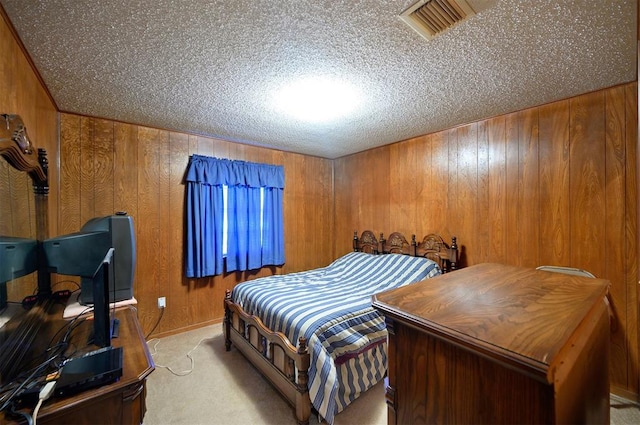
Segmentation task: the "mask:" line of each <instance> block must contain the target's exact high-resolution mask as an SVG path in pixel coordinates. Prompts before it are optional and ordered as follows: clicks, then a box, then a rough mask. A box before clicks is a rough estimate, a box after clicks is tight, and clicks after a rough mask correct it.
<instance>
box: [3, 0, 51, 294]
mask: <svg viewBox="0 0 640 425" xmlns="http://www.w3.org/2000/svg"><path fill="white" fill-rule="evenodd" d="M0 114H17V115H20V116H21V117H22V120H23V122H24V124H25V127H26V128H27V134H28V135H29V138H30V139H31V141H32V142H33V143H34V145H35V146H36V147H38V148H45V149H47V152H48V154H49V161H50V162H52V164H51V165H52V166H51V167H50V168H49V176H51V177H52V179H50V180H53V183H50V186H51V187H52V188H53V189H54V190H55V180H56V175H57V171H56V169H55V152H56V149H57V141H58V112H57V109H56V106H55V104H54V103H53V101H52V100H51V98H50V96H49V93H48V91H47V89H46V88H45V87H44V85H43V84H41V82H40V79H39V76H38V74H37V73H36V72H34V70H33V68H32V66H31V62H30V61H29V58H28V57H27V56H26V55H25V53H24V50H23V48H22V45H21V43H20V42H19V41H18V40H17V38H16V37H15V34H14V31H13V27H12V26H11V24H10V23H9V19H8V18H7V16H6V14H5V12H4V9H2V7H0ZM0 161H4V160H3V159H2V158H0ZM5 164H6V163H5ZM2 170H3V175H2V176H0V181H2V183H1V184H2V186H3V188H2V190H1V191H0V194H1V195H2V196H1V197H0V203H2V205H3V207H2V208H1V209H0V211H2V220H3V221H5V220H11V226H10V229H11V230H8V226H5V225H3V226H0V234H7V233H5V232H9V231H10V232H11V233H10V235H13V236H21V237H28V236H29V235H31V237H32V238H35V227H34V225H35V210H34V202H35V197H34V194H33V188H32V186H31V179H28V178H21V177H20V174H22V177H24V175H25V173H20V172H18V171H17V170H15V169H11V170H9V167H3V168H2ZM13 171H15V173H14V172H13ZM9 185H12V186H11V188H9V187H8V186H9ZM14 189H15V190H14ZM19 191H20V192H23V195H24V197H20V200H18V199H11V200H9V198H7V197H8V196H11V197H16V196H17V193H18V192H19ZM25 201H26V202H27V203H26V204H25ZM49 205H50V207H49V216H50V220H51V218H53V217H54V216H55V213H56V208H57V207H56V199H52V200H50V203H49ZM7 207H8V208H13V209H12V210H11V211H8V210H7V209H6V208H7ZM16 208H18V209H19V212H16ZM14 214H15V215H14ZM5 224H6V223H5ZM14 232H15V233H14ZM35 281H36V280H35V276H31V277H25V278H22V279H20V280H18V281H15V282H13V283H12V284H11V285H8V286H7V292H8V293H9V299H10V300H18V301H19V300H21V299H22V297H24V296H25V295H28V294H31V293H33V291H34V289H35V286H34V283H35Z"/></svg>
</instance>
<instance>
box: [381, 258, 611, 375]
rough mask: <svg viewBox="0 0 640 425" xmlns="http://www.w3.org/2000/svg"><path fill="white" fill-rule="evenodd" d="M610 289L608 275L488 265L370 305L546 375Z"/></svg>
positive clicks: (390, 293)
mask: <svg viewBox="0 0 640 425" xmlns="http://www.w3.org/2000/svg"><path fill="white" fill-rule="evenodd" d="M608 287H609V281H607V280H604V279H592V278H587V277H581V276H574V275H568V274H563V273H555V272H548V271H541V270H535V269H529V268H522V267H515V266H508V265H503V264H491V263H483V264H478V265H475V266H471V267H467V268H464V269H461V270H457V271H455V272H452V273H448V274H444V275H442V276H438V277H436V278H432V279H428V280H424V281H422V282H417V283H414V284H411V285H407V286H403V287H401V288H397V289H393V290H390V291H387V292H383V293H380V294H376V295H374V296H373V305H374V307H376V308H378V309H380V310H382V311H383V312H384V314H385V315H386V316H387V317H388V318H392V319H394V320H400V321H402V322H405V323H408V324H409V325H411V326H413V327H417V328H420V329H423V330H424V331H426V332H428V333H431V334H433V335H435V336H437V337H439V338H442V339H446V340H449V341H451V342H453V343H456V344H458V345H461V346H466V347H470V348H471V349H474V350H478V349H480V351H483V352H485V353H486V354H487V355H489V356H492V357H503V358H504V357H508V358H510V359H511V360H512V361H514V362H517V363H520V364H528V365H529V366H531V367H533V368H534V369H537V370H539V371H540V372H543V373H544V372H545V371H546V370H547V369H548V368H549V366H550V365H551V364H552V363H553V362H554V361H555V360H556V356H557V355H558V353H559V352H560V351H561V350H562V348H563V347H564V346H565V345H567V343H568V342H569V341H570V339H571V338H572V337H574V338H575V335H576V334H577V333H579V328H580V326H581V325H582V324H583V323H585V321H586V320H587V318H588V317H589V315H590V314H595V313H592V312H594V311H595V310H596V307H597V306H598V305H599V304H598V303H604V301H603V299H604V297H605V296H606V294H607V291H608ZM599 306H600V307H601V305H599ZM391 331H392V330H391Z"/></svg>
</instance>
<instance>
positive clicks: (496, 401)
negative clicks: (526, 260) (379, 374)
mask: <svg viewBox="0 0 640 425" xmlns="http://www.w3.org/2000/svg"><path fill="white" fill-rule="evenodd" d="M608 287H609V282H608V281H606V280H602V279H590V278H584V277H578V276H570V275H566V274H560V273H551V272H545V271H538V270H533V269H525V268H519V267H513V266H506V265H500V264H479V265H476V266H473V267H469V268H466V269H462V270H458V271H455V272H453V273H450V274H446V275H443V276H439V277H437V278H435V279H430V280H428V281H423V282H419V283H416V284H412V285H408V286H405V287H402V288H398V289H395V290H391V291H388V292H384V293H381V294H377V295H375V296H374V306H375V307H376V308H378V309H380V310H381V311H382V312H383V313H384V314H385V317H386V321H387V326H388V329H389V334H390V335H389V370H388V382H387V384H388V385H387V389H386V398H387V404H388V412H389V421H388V422H389V424H411V423H476V424H478V423H609V373H608V357H609V316H608V311H607V307H606V304H605V302H604V298H605V296H606V294H607V291H608Z"/></svg>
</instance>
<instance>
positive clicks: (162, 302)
mask: <svg viewBox="0 0 640 425" xmlns="http://www.w3.org/2000/svg"><path fill="white" fill-rule="evenodd" d="M166 306H167V298H165V297H159V298H158V308H165V307H166Z"/></svg>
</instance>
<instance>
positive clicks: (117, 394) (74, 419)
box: [0, 307, 154, 425]
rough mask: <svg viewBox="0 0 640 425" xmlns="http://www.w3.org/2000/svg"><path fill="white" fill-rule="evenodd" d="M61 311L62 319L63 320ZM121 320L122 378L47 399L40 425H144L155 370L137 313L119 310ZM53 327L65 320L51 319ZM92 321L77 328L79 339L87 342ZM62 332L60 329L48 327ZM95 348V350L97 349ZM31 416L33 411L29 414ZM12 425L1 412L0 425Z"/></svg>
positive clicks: (115, 340) (117, 343)
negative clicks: (148, 383)
mask: <svg viewBox="0 0 640 425" xmlns="http://www.w3.org/2000/svg"><path fill="white" fill-rule="evenodd" d="M61 316H62V314H61V311H60V316H58V317H61ZM116 317H117V318H118V319H119V320H120V329H119V336H118V338H113V339H112V345H113V346H114V347H123V348H124V351H123V368H122V369H123V371H122V377H121V378H120V379H119V380H118V381H117V382H114V383H112V384H109V385H104V386H102V387H98V388H95V389H91V390H88V391H84V392H82V393H79V394H76V395H74V396H71V397H66V398H59V399H58V398H51V399H49V400H47V401H46V402H45V403H44V404H43V406H42V408H41V409H40V413H39V414H38V418H37V422H38V424H96V423H100V424H132V425H133V424H136V425H137V424H141V423H142V420H143V418H144V414H145V412H146V406H145V397H146V379H147V376H149V374H150V373H151V372H152V371H153V370H154V365H153V360H152V358H151V355H150V353H149V349H148V347H147V343H146V341H145V338H144V335H143V333H142V329H141V328H140V324H139V322H138V319H137V316H136V310H135V309H134V308H131V307H124V308H120V309H118V310H116ZM50 322H53V323H54V324H55V323H57V322H60V323H62V319H57V320H50ZM91 326H92V323H91V322H85V323H84V324H83V325H82V327H81V328H78V331H79V332H78V334H77V336H76V337H74V338H77V339H78V340H80V341H86V340H87V336H88V332H89V331H90V328H91ZM47 328H48V329H59V326H56V325H54V326H48V327H47ZM95 348H96V347H93V349H95ZM29 413H31V412H29ZM4 423H10V422H7V419H6V418H5V417H4V416H3V415H2V413H0V424H4Z"/></svg>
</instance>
